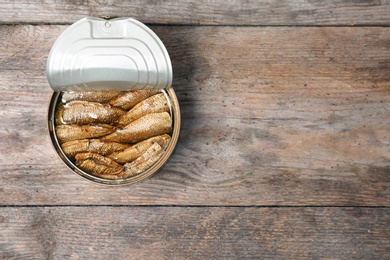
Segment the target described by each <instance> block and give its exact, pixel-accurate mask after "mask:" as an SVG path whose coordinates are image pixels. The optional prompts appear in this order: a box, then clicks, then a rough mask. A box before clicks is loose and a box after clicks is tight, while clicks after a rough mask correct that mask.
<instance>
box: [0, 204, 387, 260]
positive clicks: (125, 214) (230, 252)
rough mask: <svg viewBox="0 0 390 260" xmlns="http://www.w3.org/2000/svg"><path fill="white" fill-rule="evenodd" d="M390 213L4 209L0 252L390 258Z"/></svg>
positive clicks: (5, 255)
mask: <svg viewBox="0 0 390 260" xmlns="http://www.w3.org/2000/svg"><path fill="white" fill-rule="evenodd" d="M389 213H390V210H389V209H383V208H365V209H364V208H363V209H359V208H358V209H356V208H224V207H222V208H218V207H208V208H203V207H200V208H185V207H174V208H171V207H152V208H151V207H88V208H87V207H54V208H51V207H49V208H45V207H44V208H3V209H2V210H1V212H0V230H1V232H0V238H1V239H0V258H2V259H177V258H180V259H243V258H250V259H389V258H390V241H389V237H390V214H389ZM10 238H17V239H13V240H12V239H10Z"/></svg>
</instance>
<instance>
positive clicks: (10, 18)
mask: <svg viewBox="0 0 390 260" xmlns="http://www.w3.org/2000/svg"><path fill="white" fill-rule="evenodd" d="M86 16H95V17H96V16H131V17H134V18H136V19H139V20H141V21H143V22H145V23H157V24H196V25H199V24H203V25H210V24H212V25H221V24H223V25H348V26H356V25H389V24H390V1H388V0H366V1H354V0H345V1H337V0H332V1H320V0H310V1H309V0H303V1H269V0H260V1H240V0H234V1H205V0H201V1H190V0H180V1H172V0H169V1H140V0H137V1H101V0H88V1H87V0H80V1H64V0H61V1H53V0H51V1H46V0H45V1H43V0H20V1H14V0H2V1H1V3H0V23H36V24H39V23H50V24H53V23H63V24H65V23H66V24H68V23H73V22H75V21H77V20H79V19H81V18H84V17H86Z"/></svg>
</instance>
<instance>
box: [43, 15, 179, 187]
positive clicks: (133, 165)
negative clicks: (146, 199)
mask: <svg viewBox="0 0 390 260" xmlns="http://www.w3.org/2000/svg"><path fill="white" fill-rule="evenodd" d="M110 28H112V29H110ZM87 50H88V51H87ZM134 50H136V51H134ZM140 57H142V58H143V59H140ZM115 61H117V62H115ZM145 64H146V65H145ZM142 66H146V67H144V68H142ZM145 68H146V69H145ZM46 74H47V77H48V81H49V83H50V86H51V87H52V89H53V90H54V91H55V92H54V93H53V96H52V99H51V101H50V105H49V113H48V127H49V133H50V137H51V141H52V143H53V146H54V148H55V150H56V152H57V154H58V155H59V157H60V158H61V159H62V161H63V162H64V163H65V164H66V165H67V166H68V167H69V168H70V169H71V170H72V171H73V172H74V173H76V174H78V175H80V176H82V177H84V178H86V179H88V180H92V181H94V182H97V183H102V184H109V185H119V184H130V183H134V182H138V181H140V180H143V179H145V178H148V177H150V176H151V175H153V174H154V173H156V172H157V171H158V170H159V169H160V168H161V167H162V166H163V165H164V164H165V163H166V162H167V160H168V159H169V157H170V155H171V154H172V152H173V150H174V148H175V146H176V143H177V140H178V136H179V132H180V109H179V104H178V100H177V97H176V95H175V92H174V90H173V88H172V87H171V83H172V67H171V62H170V58H169V55H168V52H167V51H166V49H165V46H164V45H163V44H162V42H161V41H160V40H159V39H158V37H157V36H156V35H155V34H154V33H153V32H152V31H151V30H150V29H149V28H147V27H146V26H145V25H143V24H142V23H140V22H138V21H136V20H134V19H131V18H119V19H115V20H104V19H98V18H85V19H82V20H80V21H78V22H76V23H75V24H73V25H72V26H70V27H69V28H68V29H67V30H66V31H65V32H64V33H63V34H61V36H60V37H59V38H58V39H57V41H56V42H55V44H54V45H53V47H52V49H51V52H50V54H49V58H48V63H47V71H46Z"/></svg>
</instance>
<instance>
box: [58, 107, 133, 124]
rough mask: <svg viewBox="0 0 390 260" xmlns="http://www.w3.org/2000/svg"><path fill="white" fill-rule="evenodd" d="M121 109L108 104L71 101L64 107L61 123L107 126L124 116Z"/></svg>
mask: <svg viewBox="0 0 390 260" xmlns="http://www.w3.org/2000/svg"><path fill="white" fill-rule="evenodd" d="M125 113H126V111H124V110H123V109H121V108H118V107H112V106H110V105H109V104H100V103H96V102H88V101H71V102H69V103H66V104H65V105H64V108H63V111H62V121H63V122H65V123H66V124H80V125H85V124H92V123H105V124H109V123H112V122H114V121H116V120H117V119H118V118H119V117H120V116H122V115H123V114H125Z"/></svg>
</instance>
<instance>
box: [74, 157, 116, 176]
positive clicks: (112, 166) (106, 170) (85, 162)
mask: <svg viewBox="0 0 390 260" xmlns="http://www.w3.org/2000/svg"><path fill="white" fill-rule="evenodd" d="M75 158H76V165H77V166H78V167H80V168H81V169H83V170H85V171H88V172H90V173H91V174H93V175H95V176H98V177H105V176H106V175H113V174H119V173H120V172H121V171H122V170H123V166H122V165H120V164H118V163H116V162H114V161H113V160H111V159H109V158H106V157H104V156H102V155H100V154H97V153H79V154H76V156H75Z"/></svg>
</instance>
